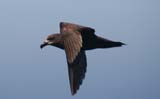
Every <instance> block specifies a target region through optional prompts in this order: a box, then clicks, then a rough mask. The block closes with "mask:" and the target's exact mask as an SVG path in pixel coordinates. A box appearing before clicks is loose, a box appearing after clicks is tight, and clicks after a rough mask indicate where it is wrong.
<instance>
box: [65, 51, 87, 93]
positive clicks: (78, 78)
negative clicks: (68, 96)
mask: <svg viewBox="0 0 160 99" xmlns="http://www.w3.org/2000/svg"><path fill="white" fill-rule="evenodd" d="M86 71H87V59H86V55H85V51H83V50H82V51H80V52H79V54H78V56H77V57H76V59H75V60H74V61H73V62H72V63H69V62H68V73H69V82H70V88H71V93H72V95H74V94H75V93H76V92H77V90H78V89H79V87H80V85H81V84H82V81H83V79H84V78H85V73H86Z"/></svg>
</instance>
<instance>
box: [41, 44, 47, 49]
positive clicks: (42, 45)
mask: <svg viewBox="0 0 160 99" xmlns="http://www.w3.org/2000/svg"><path fill="white" fill-rule="evenodd" d="M47 45H48V43H47V42H44V43H43V44H41V45H40V48H41V49H42V48H43V47H45V46H47Z"/></svg>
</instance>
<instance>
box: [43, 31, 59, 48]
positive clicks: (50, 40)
mask: <svg viewBox="0 0 160 99" xmlns="http://www.w3.org/2000/svg"><path fill="white" fill-rule="evenodd" d="M60 41H61V40H60V34H51V35H48V37H47V38H46V39H45V40H44V42H43V43H42V44H41V45H40V48H43V47H45V46H47V45H53V46H54V45H55V44H57V43H60Z"/></svg>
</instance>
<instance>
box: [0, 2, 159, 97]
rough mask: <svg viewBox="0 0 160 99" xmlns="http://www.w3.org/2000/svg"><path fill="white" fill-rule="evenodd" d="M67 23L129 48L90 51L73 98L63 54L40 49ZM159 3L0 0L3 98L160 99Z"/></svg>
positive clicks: (59, 51)
mask: <svg viewBox="0 0 160 99" xmlns="http://www.w3.org/2000/svg"><path fill="white" fill-rule="evenodd" d="M61 21H67V22H73V23H78V24H82V25H85V26H90V27H93V28H95V30H96V34H97V35H101V36H103V37H106V38H108V39H111V40H116V41H122V42H124V43H126V44H128V45H127V46H124V47H119V48H111V49H97V50H92V51H87V59H88V68H87V74H86V78H85V80H84V82H83V85H82V86H81V88H80V90H79V91H78V93H77V94H76V95H75V96H71V94H70V88H69V80H68V70H67V63H66V57H65V53H64V51H62V50H60V49H58V48H55V47H50V46H48V47H46V48H44V49H43V50H41V49H40V48H39V46H40V44H41V43H42V42H43V40H44V38H45V37H46V36H47V35H48V34H51V33H56V32H59V22H61ZM159 43H160V0H0V99H64V98H65V99H83V98H84V99H86V98H87V99H97V98H99V99H160V44H159Z"/></svg>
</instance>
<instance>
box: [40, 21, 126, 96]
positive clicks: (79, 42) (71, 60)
mask: <svg viewBox="0 0 160 99" xmlns="http://www.w3.org/2000/svg"><path fill="white" fill-rule="evenodd" d="M47 45H52V46H56V47H58V48H60V49H64V50H65V53H66V57H67V63H68V73H69V82H70V88H71V93H72V95H74V94H75V93H76V92H77V90H78V89H79V87H80V85H81V84H82V81H83V79H84V78H85V73H86V69H87V59H86V54H85V50H91V49H96V48H111V47H120V46H122V45H125V44H124V43H122V42H116V41H111V40H108V39H105V38H102V37H99V36H97V35H95V30H94V29H93V28H90V27H85V26H81V25H77V24H72V23H67V22H61V23H60V33H58V34H51V35H49V36H48V37H47V38H46V39H45V41H44V43H43V44H41V46H40V47H41V48H43V47H45V46H47Z"/></svg>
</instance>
